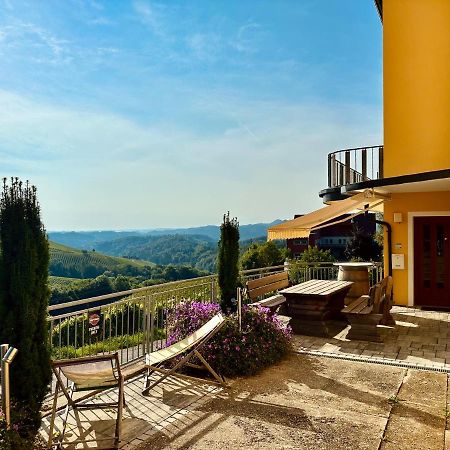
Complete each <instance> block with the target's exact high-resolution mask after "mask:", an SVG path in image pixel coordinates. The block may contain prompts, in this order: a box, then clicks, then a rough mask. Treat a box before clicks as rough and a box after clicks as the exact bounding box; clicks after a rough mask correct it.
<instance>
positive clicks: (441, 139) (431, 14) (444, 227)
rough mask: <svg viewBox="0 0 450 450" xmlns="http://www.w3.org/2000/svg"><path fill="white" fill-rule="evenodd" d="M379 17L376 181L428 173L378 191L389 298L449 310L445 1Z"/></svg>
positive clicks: (449, 27)
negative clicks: (386, 228)
mask: <svg viewBox="0 0 450 450" xmlns="http://www.w3.org/2000/svg"><path fill="white" fill-rule="evenodd" d="M382 17H383V86H384V87H383V90H384V177H385V178H389V177H401V176H404V175H415V174H427V173H428V177H425V175H423V176H422V179H423V180H424V181H418V182H415V183H405V184H397V185H392V186H386V187H385V188H384V189H383V187H381V186H380V188H379V189H380V190H382V191H385V192H387V193H389V195H390V200H387V201H386V202H385V203H384V218H385V219H384V220H386V221H387V222H389V223H390V224H391V226H392V242H393V249H392V252H393V253H394V254H400V255H404V256H403V259H404V268H394V269H393V271H392V274H393V279H394V299H395V303H398V304H404V305H411V306H412V305H423V306H449V307H450V286H449V284H450V261H449V259H450V187H449V179H448V178H446V177H445V175H446V173H445V170H448V169H449V168H450V2H449V1H447V0H384V1H383V4H382ZM433 172H435V176H434V177H433V175H432V173H433ZM425 178H428V179H425ZM411 179H414V178H410V180H411ZM394 214H396V216H395V217H396V219H397V220H394ZM439 218H440V219H439ZM400 220H401V221H400ZM419 227H421V230H418V228H419ZM385 249H386V250H385V261H387V260H388V258H387V251H388V249H387V248H386V246H385ZM385 271H386V272H387V271H388V267H385ZM421 285H422V286H421ZM432 285H434V286H432ZM428 286H429V288H428ZM427 291H429V292H427Z"/></svg>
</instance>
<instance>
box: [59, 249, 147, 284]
mask: <svg viewBox="0 0 450 450" xmlns="http://www.w3.org/2000/svg"><path fill="white" fill-rule="evenodd" d="M152 266H154V264H153V263H151V262H148V261H140V260H134V259H128V258H119V257H114V256H106V255H103V254H101V253H98V252H95V251H93V250H92V251H88V250H76V249H73V248H70V247H66V246H64V245H61V244H56V243H54V242H50V275H53V276H57V277H70V278H94V277H96V276H98V275H101V274H102V273H104V272H105V271H109V272H111V275H115V274H123V275H130V276H139V275H144V276H145V275H148V273H149V268H150V267H152ZM61 282H63V281H61Z"/></svg>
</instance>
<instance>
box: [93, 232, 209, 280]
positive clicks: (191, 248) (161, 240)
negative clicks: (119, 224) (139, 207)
mask: <svg viewBox="0 0 450 450" xmlns="http://www.w3.org/2000/svg"><path fill="white" fill-rule="evenodd" d="M97 248H98V249H99V250H100V251H102V252H103V253H106V254H108V255H113V256H126V257H129V258H137V259H144V260H147V261H152V262H154V263H156V264H161V265H167V264H174V265H190V266H193V267H196V268H198V269H202V270H207V271H210V272H212V271H214V268H215V262H216V255H217V242H215V241H213V240H212V239H210V238H208V237H206V236H197V235H191V236H190V235H185V236H184V235H163V236H129V237H124V238H121V239H115V240H113V241H107V242H102V243H100V244H99V245H98V247H97Z"/></svg>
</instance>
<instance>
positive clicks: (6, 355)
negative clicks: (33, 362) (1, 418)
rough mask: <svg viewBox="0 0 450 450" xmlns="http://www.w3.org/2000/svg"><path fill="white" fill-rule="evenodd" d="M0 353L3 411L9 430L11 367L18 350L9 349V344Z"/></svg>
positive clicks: (0, 348) (3, 345)
mask: <svg viewBox="0 0 450 450" xmlns="http://www.w3.org/2000/svg"><path fill="white" fill-rule="evenodd" d="M0 352H1V354H0V356H1V358H2V409H3V411H4V414H5V422H6V429H7V430H9V429H10V427H11V405H10V384H9V365H10V364H11V363H12V362H13V360H14V358H15V357H16V355H17V352H18V350H17V349H16V348H14V347H9V345H8V344H2V345H1V347H0Z"/></svg>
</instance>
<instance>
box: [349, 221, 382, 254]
mask: <svg viewBox="0 0 450 450" xmlns="http://www.w3.org/2000/svg"><path fill="white" fill-rule="evenodd" d="M382 251H383V247H382V246H381V245H380V244H379V243H378V242H377V241H376V239H375V236H374V235H372V234H370V233H367V232H365V231H364V229H362V228H360V227H358V226H356V225H355V226H354V227H353V236H352V239H351V240H350V241H349V242H348V243H347V247H346V249H345V256H346V257H347V258H348V259H350V260H352V261H381V254H382Z"/></svg>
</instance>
